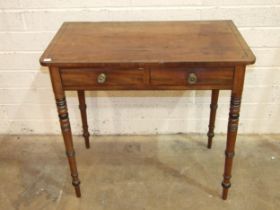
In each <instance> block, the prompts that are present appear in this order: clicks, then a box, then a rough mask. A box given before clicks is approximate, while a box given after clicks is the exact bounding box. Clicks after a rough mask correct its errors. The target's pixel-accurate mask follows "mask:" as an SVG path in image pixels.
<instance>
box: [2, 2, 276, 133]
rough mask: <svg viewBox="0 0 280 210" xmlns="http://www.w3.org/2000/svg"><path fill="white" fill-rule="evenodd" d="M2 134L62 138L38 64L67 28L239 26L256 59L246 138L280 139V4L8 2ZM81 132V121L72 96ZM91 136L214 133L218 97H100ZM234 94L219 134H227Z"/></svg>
mask: <svg viewBox="0 0 280 210" xmlns="http://www.w3.org/2000/svg"><path fill="white" fill-rule="evenodd" d="M0 9H1V10H0V117H1V118H0V133H59V132H60V130H59V129H60V127H59V125H58V119H57V114H56V107H55V104H54V100H53V94H52V90H51V85H50V80H49V74H48V71H47V69H46V68H43V67H40V65H39V62H38V59H39V56H40V54H41V53H42V51H43V50H44V49H45V47H46V45H47V44H48V42H49V41H50V39H51V38H52V36H53V35H54V33H55V31H56V30H57V29H58V27H59V26H60V24H61V23H62V22H63V21H122V20H200V19H201V20H204V19H233V20H234V22H235V23H236V24H237V26H238V28H239V29H240V31H241V33H242V34H243V35H244V37H245V39H246V40H247V41H248V43H249V45H250V46H251V47H252V50H253V51H254V52H255V54H256V57H257V62H256V64H255V65H254V66H250V67H249V68H248V71H247V75H246V82H245V90H244V96H243V106H242V110H241V121H240V132H243V133H279V131H280V129H279V123H278V122H279V120H278V119H277V118H279V117H280V106H279V104H280V0H239V1H238V0H228V1H222V0H218V1H210V0H193V1H191V0H173V1H167V0H154V1H150V0H149V1H148V0H142V1H139V0H115V1H113V0H110V1H105V0H92V1H90V0H84V1H81V0H69V1H66V0H41V1H38V0H0ZM68 95H69V97H68V105H69V109H70V119H71V123H72V128H73V132H74V133H80V131H81V129H80V127H81V125H80V124H81V122H80V116H79V110H78V107H77V99H76V93H73V92H71V93H69V94H68ZM88 96H89V97H88V98H87V101H88V107H89V109H88V116H89V125H90V126H89V127H90V130H91V133H92V132H94V133H95V134H119V133H122V134H132V133H133V134H134V133H137V134H148V133H153V134H154V133H177V132H206V131H207V126H208V115H209V102H210V91H177V92H175V91H174V92H172V91H169V92H156V91H150V92H149V91H139V92H128V91H126V92H92V93H90V94H88ZM96 96H98V97H96ZM228 104H229V92H228V91H223V92H221V97H220V103H219V108H218V116H217V122H216V131H217V132H225V131H226V127H227V125H226V122H227V116H228Z"/></svg>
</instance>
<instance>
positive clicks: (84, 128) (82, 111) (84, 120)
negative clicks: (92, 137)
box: [78, 90, 90, 148]
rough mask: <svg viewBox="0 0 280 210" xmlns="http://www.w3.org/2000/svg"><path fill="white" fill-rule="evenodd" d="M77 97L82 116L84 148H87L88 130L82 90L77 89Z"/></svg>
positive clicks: (88, 145)
mask: <svg viewBox="0 0 280 210" xmlns="http://www.w3.org/2000/svg"><path fill="white" fill-rule="evenodd" d="M78 98H79V108H80V111H81V117H82V125H83V136H84V138H85V144H86V148H89V147H90V144H89V132H88V123H87V112H86V108H87V105H86V99H85V91H84V90H78Z"/></svg>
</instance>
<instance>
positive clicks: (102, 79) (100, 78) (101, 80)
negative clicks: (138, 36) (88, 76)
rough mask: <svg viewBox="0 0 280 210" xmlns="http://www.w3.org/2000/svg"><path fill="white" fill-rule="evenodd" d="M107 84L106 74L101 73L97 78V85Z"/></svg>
mask: <svg viewBox="0 0 280 210" xmlns="http://www.w3.org/2000/svg"><path fill="white" fill-rule="evenodd" d="M105 82H106V74H104V73H101V74H99V75H98V76H97V83H99V84H103V83H105Z"/></svg>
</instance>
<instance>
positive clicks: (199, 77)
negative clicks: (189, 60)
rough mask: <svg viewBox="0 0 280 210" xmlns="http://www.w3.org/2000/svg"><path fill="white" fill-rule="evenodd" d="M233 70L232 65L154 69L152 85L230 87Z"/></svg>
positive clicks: (152, 71)
mask: <svg viewBox="0 0 280 210" xmlns="http://www.w3.org/2000/svg"><path fill="white" fill-rule="evenodd" d="M233 72H234V69H233V68H230V67H218V68H214V67H211V68H209V67H208V68H207V69H206V68H196V67H190V68H188V67H186V68H168V69H165V68H162V69H152V70H151V85H153V86H182V87H190V88H191V87H194V88H201V89H203V88H209V87H210V88H212V87H213V88H215V87H217V88H224V89H228V88H231V86H232V81H233Z"/></svg>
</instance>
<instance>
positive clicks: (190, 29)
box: [40, 20, 255, 66]
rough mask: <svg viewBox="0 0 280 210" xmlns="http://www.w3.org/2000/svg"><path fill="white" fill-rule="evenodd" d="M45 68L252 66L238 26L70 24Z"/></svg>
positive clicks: (63, 29) (46, 59)
mask: <svg viewBox="0 0 280 210" xmlns="http://www.w3.org/2000/svg"><path fill="white" fill-rule="evenodd" d="M40 62H41V64H42V65H45V66H83V65H85V66H90V65H95V64H101V65H102V64H112V63H117V64H120V63H121V64H122V63H124V64H131V63H133V64H146V63H156V64H158V63H159V64H162V63H211V64H213V63H214V64H215V63H218V64H233V65H237V64H252V63H254V62H255V56H254V54H253V53H252V51H251V50H250V48H249V47H248V45H247V44H246V42H245V41H244V39H243V38H242V36H241V35H240V33H239V31H238V30H237V28H236V26H235V25H234V23H233V22H232V21H230V20H223V21H175V22H174V21H167V22H65V23H64V24H63V25H62V26H61V28H60V29H59V31H58V32H57V34H56V35H55V37H54V38H53V40H52V41H51V43H50V44H49V46H48V48H47V49H46V51H45V52H44V53H43V55H42V56H41V58H40Z"/></svg>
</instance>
